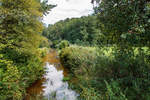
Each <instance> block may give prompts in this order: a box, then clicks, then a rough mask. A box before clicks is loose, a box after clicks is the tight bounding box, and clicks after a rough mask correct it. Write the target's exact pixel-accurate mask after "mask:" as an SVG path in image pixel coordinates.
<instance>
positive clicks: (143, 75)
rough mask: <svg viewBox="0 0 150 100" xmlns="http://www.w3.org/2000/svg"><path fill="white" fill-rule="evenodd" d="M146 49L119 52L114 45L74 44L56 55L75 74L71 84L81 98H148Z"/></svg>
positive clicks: (117, 99) (137, 99) (138, 99)
mask: <svg viewBox="0 0 150 100" xmlns="http://www.w3.org/2000/svg"><path fill="white" fill-rule="evenodd" d="M90 50H92V52H90ZM149 51H150V50H149V48H148V47H143V48H137V47H132V48H131V49H130V50H125V51H123V50H122V51H120V48H118V47H116V46H114V47H103V48H101V49H93V48H90V47H88V48H87V47H86V48H84V47H78V46H75V47H69V48H65V49H63V50H62V51H61V53H60V58H61V61H62V63H63V65H64V66H65V67H66V68H68V69H70V71H71V73H73V74H74V77H76V82H74V81H73V84H75V85H76V88H75V89H77V91H78V92H80V94H81V95H80V96H81V97H82V98H83V100H84V99H85V100H90V99H92V100H148V99H149V96H148V95H149V92H148V91H149V89H148V88H149V85H148V84H149V82H150V80H149V71H150V67H149V66H150V62H149V56H150V52H149ZM120 52H122V53H120ZM93 58H94V59H93ZM104 80H106V81H104ZM81 91H82V92H81ZM93 91H95V92H93Z"/></svg>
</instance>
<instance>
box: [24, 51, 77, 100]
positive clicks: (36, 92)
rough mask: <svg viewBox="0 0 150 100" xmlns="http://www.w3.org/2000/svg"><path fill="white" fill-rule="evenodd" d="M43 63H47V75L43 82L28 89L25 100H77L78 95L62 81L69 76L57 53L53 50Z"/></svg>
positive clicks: (40, 81)
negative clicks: (43, 97)
mask: <svg viewBox="0 0 150 100" xmlns="http://www.w3.org/2000/svg"><path fill="white" fill-rule="evenodd" d="M43 62H47V63H46V65H45V68H46V69H45V71H46V73H45V75H44V76H43V78H42V79H41V80H37V81H36V82H35V83H33V84H32V85H31V86H30V87H29V88H27V95H26V97H25V100H42V96H45V97H46V98H47V99H48V98H49V100H75V99H76V97H77V94H76V93H75V92H74V91H72V90H70V89H68V83H66V82H63V81H62V80H63V76H67V70H66V69H64V67H63V66H62V65H61V63H60V60H59V57H58V54H57V52H56V51H55V50H51V51H50V53H49V54H47V56H45V57H44V58H43ZM37 97H38V99H37ZM39 98H41V99H39ZM50 98H53V99H50ZM54 98H55V99H54ZM44 100H45V99H44Z"/></svg>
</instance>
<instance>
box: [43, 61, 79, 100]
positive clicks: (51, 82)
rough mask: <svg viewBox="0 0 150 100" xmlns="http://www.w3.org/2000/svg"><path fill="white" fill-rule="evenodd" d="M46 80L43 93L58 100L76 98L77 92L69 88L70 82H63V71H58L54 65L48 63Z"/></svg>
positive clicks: (72, 99)
mask: <svg viewBox="0 0 150 100" xmlns="http://www.w3.org/2000/svg"><path fill="white" fill-rule="evenodd" d="M45 67H46V74H45V75H44V77H45V79H46V82H45V83H44V84H43V85H44V87H45V88H44V89H43V90H44V92H43V95H44V96H45V97H47V98H49V99H50V98H55V99H56V100H76V97H77V93H76V92H74V91H72V90H71V89H68V83H67V82H63V81H62V80H63V71H61V70H60V71H58V70H57V69H56V68H55V66H54V65H50V64H49V63H46V66H45Z"/></svg>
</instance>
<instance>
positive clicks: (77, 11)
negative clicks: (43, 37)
mask: <svg viewBox="0 0 150 100" xmlns="http://www.w3.org/2000/svg"><path fill="white" fill-rule="evenodd" d="M49 3H50V4H57V7H55V8H53V9H52V10H51V11H50V13H49V14H48V15H47V16H45V17H44V19H43V22H44V23H46V24H54V23H56V22H58V21H60V20H64V19H66V18H74V17H81V16H87V15H89V14H91V13H92V12H93V6H92V4H91V0H49Z"/></svg>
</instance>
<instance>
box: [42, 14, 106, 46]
mask: <svg viewBox="0 0 150 100" xmlns="http://www.w3.org/2000/svg"><path fill="white" fill-rule="evenodd" d="M43 35H44V36H46V37H47V38H48V39H49V40H51V41H52V42H53V44H54V45H57V43H56V41H58V43H59V41H62V40H68V41H69V42H70V43H72V44H78V45H87V46H89V45H96V44H100V43H101V42H102V40H103V38H104V36H103V34H102V33H101V31H100V29H99V25H98V23H97V19H96V16H88V17H81V18H72V19H66V20H64V21H59V22H57V23H56V24H54V25H49V26H48V28H46V29H45V30H44V31H43ZM53 47H54V46H53Z"/></svg>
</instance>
